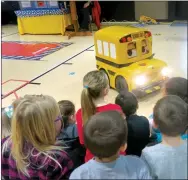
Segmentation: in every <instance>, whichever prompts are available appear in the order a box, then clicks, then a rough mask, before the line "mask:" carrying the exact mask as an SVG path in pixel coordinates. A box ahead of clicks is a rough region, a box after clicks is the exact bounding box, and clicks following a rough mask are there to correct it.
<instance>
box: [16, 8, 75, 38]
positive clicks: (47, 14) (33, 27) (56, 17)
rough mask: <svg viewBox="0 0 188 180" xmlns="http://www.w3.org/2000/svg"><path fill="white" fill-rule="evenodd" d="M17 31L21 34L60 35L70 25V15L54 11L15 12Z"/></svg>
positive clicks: (57, 10)
mask: <svg viewBox="0 0 188 180" xmlns="http://www.w3.org/2000/svg"><path fill="white" fill-rule="evenodd" d="M15 13H16V15H17V20H18V31H19V33H20V34H21V35H23V34H62V35H64V33H65V29H66V27H67V26H69V25H71V24H72V22H71V15H70V13H66V12H62V11H60V10H59V9H56V10H35V11H31V10H28V11H16V12H15Z"/></svg>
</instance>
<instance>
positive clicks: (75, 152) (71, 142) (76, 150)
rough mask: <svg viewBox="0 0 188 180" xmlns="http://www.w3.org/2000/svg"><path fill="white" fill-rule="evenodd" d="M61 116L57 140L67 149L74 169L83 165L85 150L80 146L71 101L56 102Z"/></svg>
mask: <svg viewBox="0 0 188 180" xmlns="http://www.w3.org/2000/svg"><path fill="white" fill-rule="evenodd" d="M58 104H59V109H60V112H61V116H62V119H63V128H62V129H61V132H60V134H59V136H58V137H57V139H58V140H63V141H64V143H65V145H66V146H67V148H66V149H65V150H66V152H68V154H69V156H70V157H71V159H72V160H73V162H74V168H76V167H78V166H80V165H82V164H83V163H84V157H85V148H84V147H83V146H82V145H81V144H80V142H79V137H78V133H77V126H76V124H75V122H76V120H75V106H74V104H73V103H72V102H71V101H68V100H62V101H59V102H58Z"/></svg>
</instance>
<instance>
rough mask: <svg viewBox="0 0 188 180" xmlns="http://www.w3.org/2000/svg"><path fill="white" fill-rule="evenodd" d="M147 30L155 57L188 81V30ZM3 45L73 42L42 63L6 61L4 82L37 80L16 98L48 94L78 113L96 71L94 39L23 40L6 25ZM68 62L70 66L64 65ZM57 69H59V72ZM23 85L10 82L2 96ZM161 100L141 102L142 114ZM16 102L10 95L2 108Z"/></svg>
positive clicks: (111, 96) (163, 27)
mask: <svg viewBox="0 0 188 180" xmlns="http://www.w3.org/2000/svg"><path fill="white" fill-rule="evenodd" d="M147 28H148V29H149V30H151V32H152V34H153V53H155V57H156V58H158V59H161V60H164V61H165V62H167V63H168V65H169V67H170V68H172V70H173V73H172V76H181V77H185V78H187V27H186V26H184V27H172V26H169V25H151V26H148V27H147ZM2 41H4V42H5V41H24V42H25V41H28V42H31V41H40V42H73V44H72V45H70V46H68V47H65V48H62V49H60V50H58V51H56V52H54V53H52V54H50V55H47V56H45V57H43V58H42V60H40V61H31V60H11V59H4V58H2V82H5V81H7V80H10V79H14V80H15V79H16V80H26V81H30V80H32V79H36V80H35V81H33V83H36V84H28V85H26V86H24V87H22V88H21V89H19V90H18V91H16V94H17V95H18V96H24V95H25V94H47V95H51V96H53V97H54V98H55V99H56V100H57V101H59V100H63V99H68V100H71V101H73V102H74V103H75V105H76V108H77V109H78V108H79V107H80V94H81V91H82V79H83V76H84V75H85V74H86V73H87V72H88V71H91V70H94V69H96V61H95V52H94V47H93V44H94V42H93V37H74V38H72V39H70V40H68V39H67V37H64V36H62V35H23V36H20V35H19V34H18V30H17V26H13V25H6V26H3V27H2ZM65 61H67V64H63V62H65ZM58 65H59V66H58ZM56 66H58V67H57V68H55V67H56ZM53 67H54V69H53ZM51 69H53V70H51ZM48 71H49V72H48ZM37 83H38V84H37ZM22 84H24V82H19V81H8V82H7V83H5V84H3V85H2V94H3V95H5V94H7V93H9V92H11V91H12V90H14V89H16V88H17V87H19V86H21V85H22ZM116 95H117V93H116V91H114V90H110V93H109V95H108V97H107V101H109V102H114V98H115V97H116ZM160 96H161V93H154V94H151V95H149V96H147V97H145V98H143V99H141V100H140V102H139V110H138V114H142V115H145V116H149V115H150V114H151V112H152V108H153V106H154V104H155V102H156V101H157V99H158V98H160ZM15 98H16V97H15V94H10V95H9V96H7V97H5V98H4V99H2V107H5V106H8V105H10V104H11V102H12V101H13V100H14V99H15Z"/></svg>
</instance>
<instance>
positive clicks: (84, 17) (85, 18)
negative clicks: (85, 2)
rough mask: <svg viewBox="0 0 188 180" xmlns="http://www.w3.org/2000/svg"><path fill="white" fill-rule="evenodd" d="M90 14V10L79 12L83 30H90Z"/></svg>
mask: <svg viewBox="0 0 188 180" xmlns="http://www.w3.org/2000/svg"><path fill="white" fill-rule="evenodd" d="M89 12H90V8H89V7H87V8H82V9H80V10H78V12H77V13H78V22H79V24H80V28H81V29H87V30H89Z"/></svg>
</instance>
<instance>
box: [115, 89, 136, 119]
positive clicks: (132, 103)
mask: <svg viewBox="0 0 188 180" xmlns="http://www.w3.org/2000/svg"><path fill="white" fill-rule="evenodd" d="M115 103H116V104H118V105H119V106H120V107H121V108H122V110H123V113H124V114H125V115H126V117H129V116H130V115H133V114H135V113H136V111H137V109H138V100H137V98H136V96H135V95H134V94H133V93H131V92H125V93H120V94H118V96H117V97H116V99H115Z"/></svg>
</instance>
